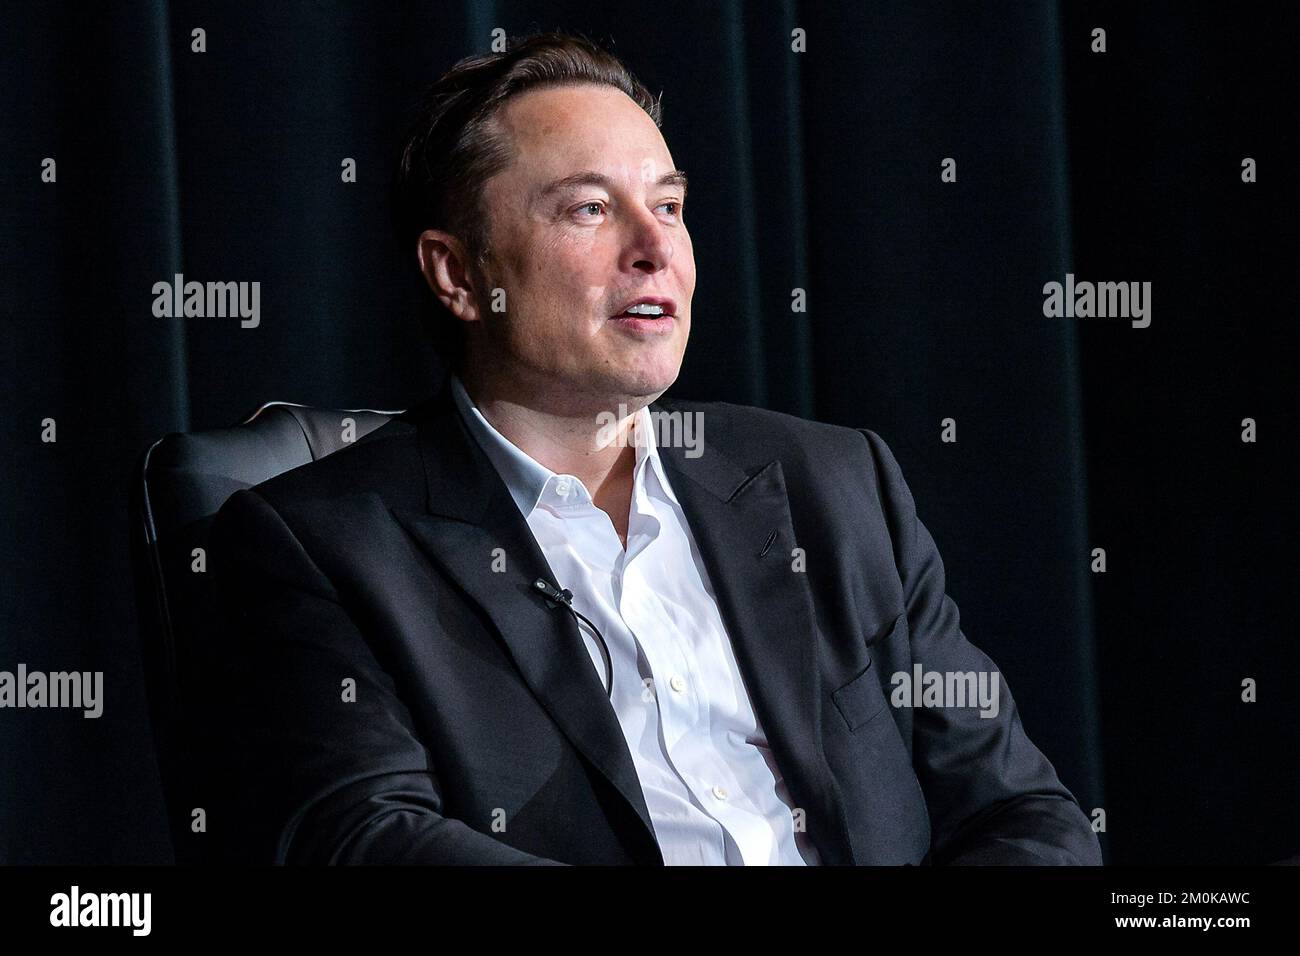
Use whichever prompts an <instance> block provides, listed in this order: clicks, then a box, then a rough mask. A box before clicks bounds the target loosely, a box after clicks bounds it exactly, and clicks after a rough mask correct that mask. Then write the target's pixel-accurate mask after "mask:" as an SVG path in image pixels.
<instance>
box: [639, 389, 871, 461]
mask: <svg viewBox="0 0 1300 956" xmlns="http://www.w3.org/2000/svg"><path fill="white" fill-rule="evenodd" d="M656 404H657V405H658V406H660V407H662V408H663V409H664V410H665V411H667V412H670V413H671V412H682V413H686V414H698V415H699V416H700V419H699V424H700V427H702V429H703V434H704V442H705V445H706V447H707V446H709V445H713V446H714V447H716V448H717V449H718V450H719V451H720V452H722V453H723V454H725V455H728V456H729V457H731V458H732V459H733V460H735V461H737V462H738V463H750V464H763V463H765V462H767V461H770V460H771V459H773V458H779V459H781V462H782V464H783V465H784V466H786V467H790V466H791V465H794V464H796V463H798V462H800V461H807V462H808V463H811V464H820V466H821V467H823V468H824V467H826V466H827V465H828V464H830V463H831V461H832V460H841V461H842V460H844V459H845V458H846V457H847V458H848V459H849V460H850V461H852V462H854V463H858V464H860V462H861V461H862V460H863V456H864V455H867V456H868V457H869V454H868V453H869V452H871V451H873V450H874V449H873V448H872V447H871V442H872V440H873V439H874V440H876V441H880V439H879V436H877V435H875V433H874V432H871V431H870V430H868V429H865V428H854V427H850V426H848V425H834V424H831V423H829V422H819V421H815V420H813V419H810V418H801V417H799V416H798V415H792V414H790V413H788V412H779V411H774V410H772V409H768V408H759V407H758V406H755V405H738V404H733V403H731V402H709V401H694V400H691V399H684V398H675V397H674V398H669V397H665V398H662V399H660V401H659V402H658V403H656Z"/></svg>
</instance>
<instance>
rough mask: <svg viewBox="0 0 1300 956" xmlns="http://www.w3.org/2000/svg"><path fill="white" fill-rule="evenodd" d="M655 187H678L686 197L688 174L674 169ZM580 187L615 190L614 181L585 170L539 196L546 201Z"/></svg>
mask: <svg viewBox="0 0 1300 956" xmlns="http://www.w3.org/2000/svg"><path fill="white" fill-rule="evenodd" d="M654 185H655V186H677V187H679V188H680V189H681V191H682V195H683V196H685V195H686V174H685V173H684V172H682V171H681V170H680V169H674V170H672V171H671V172H667V173H664V174H663V175H662V176H660V177H659V178H658V179H657V180H655V183H654ZM580 186H600V187H602V188H604V189H613V187H614V180H612V179H610V178H609V177H608V176H606V175H604V174H603V173H598V172H596V171H595V170H591V169H584V170H582V171H580V172H576V173H574V174H572V175H571V176H564V177H562V178H560V179H556V180H553V181H552V182H549V183H547V184H546V185H545V186H543V187H542V189H541V191H540V192H538V194H537V196H538V198H539V199H544V198H546V197H547V196H552V195H554V194H555V193H559V192H565V191H566V190H570V189H576V188H578V187H580Z"/></svg>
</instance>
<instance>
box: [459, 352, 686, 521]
mask: <svg viewBox="0 0 1300 956" xmlns="http://www.w3.org/2000/svg"><path fill="white" fill-rule="evenodd" d="M449 377H450V379H451V391H452V396H453V398H454V399H455V402H456V407H457V408H458V409H459V410H460V414H461V417H462V418H463V419H464V420H465V424H466V426H467V427H468V428H469V430H470V432H471V433H472V434H473V435H474V438H475V439H476V440H477V441H478V443H479V446H480V447H482V449H483V452H484V453H485V454H486V455H487V456H488V459H489V460H490V461H491V462H492V464H493V466H495V468H496V470H497V472H498V473H499V474H500V475H501V478H502V480H503V481H504V482H505V483H506V488H507V489H509V491H510V497H511V498H513V499H514V502H515V505H516V506H517V507H518V508H519V513H520V514H522V515H523V516H524V517H525V518H527V517H528V516H529V515H530V514H532V513H533V509H535V508H536V507H537V503H538V501H540V500H541V497H542V494H543V492H545V491H546V487H547V484H548V483H549V482H550V481H551V480H552V479H559V478H563V477H565V476H562V475H557V474H556V473H555V472H553V471H552V470H551V469H549V468H547V467H546V466H545V465H543V464H542V463H541V462H539V461H537V460H536V459H535V458H533V457H532V456H531V455H528V454H526V453H525V452H524V451H523V450H522V449H521V448H520V447H519V446H518V445H516V444H515V443H514V442H512V441H510V439H508V438H506V437H505V436H504V435H502V434H501V433H500V432H499V431H497V430H496V428H495V427H494V426H493V425H492V423H491V422H489V421H488V420H487V419H486V418H485V417H484V416H483V413H482V412H480V411H479V410H478V406H477V405H475V404H474V400H473V399H471V398H470V397H469V393H468V392H467V391H466V390H465V385H464V383H463V382H461V380H460V376H458V375H456V374H455V373H454V372H452V373H449ZM653 421H654V419H653V417H652V416H651V414H650V409H649V407H648V406H647V407H644V408H642V409H640V410H639V411H638V412H637V413H636V418H635V434H636V435H637V436H638V438H637V440H636V442H635V443H634V445H633V447H634V448H635V449H636V465H635V466H634V470H633V472H632V481H633V494H634V495H635V494H636V491H637V489H638V488H642V487H643V486H644V483H645V482H646V474H647V471H649V472H650V473H651V474H653V475H654V477H655V479H656V482H655V483H657V484H658V486H659V489H660V491H661V492H662V494H663V495H664V496H666V497H667V498H668V499H669V500H671V501H672V502H673V503H674V504H676V503H677V496H676V495H675V494H674V493H673V490H672V486H671V485H670V484H669V483H668V477H667V475H666V474H665V473H664V468H663V462H662V461H661V459H660V456H659V446H658V441H657V437H656V435H655V429H654V427H653ZM641 436H644V441H642V440H641ZM647 462H648V463H649V464H648V465H647ZM569 477H570V478H572V476H569ZM572 480H573V481H574V482H577V481H578V479H576V478H572Z"/></svg>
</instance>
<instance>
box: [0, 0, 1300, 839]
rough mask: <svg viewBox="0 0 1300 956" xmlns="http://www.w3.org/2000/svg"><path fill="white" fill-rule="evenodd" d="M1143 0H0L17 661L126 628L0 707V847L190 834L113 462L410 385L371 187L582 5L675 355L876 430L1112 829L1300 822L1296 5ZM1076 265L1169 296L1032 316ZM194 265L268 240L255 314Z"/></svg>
mask: <svg viewBox="0 0 1300 956" xmlns="http://www.w3.org/2000/svg"><path fill="white" fill-rule="evenodd" d="M1135 6H1138V5H1118V4H1117V5H1113V6H1112V5H1087V6H1075V5H1068V6H1066V7H1064V8H1062V7H1061V6H1059V5H1058V4H1057V3H1053V2H1036V3H1017V4H1010V3H1007V4H1003V3H990V4H986V5H977V4H965V3H954V4H943V3H934V2H908V3H897V4H871V5H869V6H866V5H859V4H833V3H813V2H794V0H786V2H752V3H741V2H736V0H729V2H699V0H695V2H683V0H671V2H660V3H655V4H643V3H632V2H624V0H612V2H604V3H600V4H585V3H578V2H547V3H522V2H498V3H477V2H454V3H453V2H448V3H434V2H422V3H410V4H404V5H400V6H398V5H393V6H391V7H390V6H389V5H387V4H375V5H371V4H360V3H358V4H332V3H321V2H317V3H308V2H277V3H275V4H266V5H253V4H230V5H210V4H206V3H190V2H177V3H173V4H164V3H160V2H155V3H147V2H141V3H131V4H127V3H122V4H113V3H105V4H80V3H67V4H57V3H55V4H32V5H29V6H28V5H11V6H6V7H5V8H4V20H5V22H4V24H3V28H2V29H0V50H2V51H3V66H2V70H3V72H2V73H0V80H2V81H3V82H0V97H3V106H4V110H3V116H4V119H3V127H2V128H0V133H2V141H0V149H2V150H3V162H2V163H0V177H2V178H3V181H2V182H0V198H2V199H3V205H4V215H3V233H0V235H2V241H3V245H4V253H3V290H2V292H3V298H2V300H0V301H2V308H3V310H4V313H3V315H4V322H5V331H6V333H7V336H6V337H7V339H8V341H7V343H6V347H5V348H4V349H3V352H2V354H3V363H4V364H3V366H0V372H3V380H4V383H5V392H4V398H5V413H4V416H3V424H2V426H0V427H2V428H3V433H4V449H5V454H4V456H3V469H4V471H3V474H2V475H0V477H2V478H3V484H2V485H0V503H2V506H0V507H2V510H0V514H2V515H3V517H4V520H5V523H6V525H7V527H6V528H5V534H4V539H3V540H4V544H3V551H2V552H0V555H2V557H0V562H2V563H0V567H2V568H3V579H2V581H0V587H2V588H3V596H2V597H0V601H3V605H2V610H3V616H2V618H0V627H2V628H3V636H2V638H0V640H2V642H3V643H2V645H0V652H2V653H0V669H12V668H13V667H14V666H16V664H17V663H18V662H25V663H26V664H27V665H28V667H29V668H32V669H43V670H69V669H76V670H103V671H104V672H105V680H106V685H107V687H106V692H105V696H106V701H107V702H106V706H105V714H104V716H103V717H102V718H100V719H98V720H86V719H83V718H81V717H80V715H79V714H77V715H73V714H69V713H66V712H60V711H44V712H41V711H12V710H9V711H0V761H2V762H3V772H0V801H3V802H2V803H0V838H2V839H3V842H2V843H0V860H3V861H5V862H12V863H24V862H50V863H73V862H113V863H128V862H155V861H157V862H166V861H169V860H170V859H171V850H170V844H169V842H168V837H167V834H166V826H165V821H164V816H163V810H162V804H161V790H160V784H159V779H158V771H157V767H156V764H155V761H154V758H153V755H152V750H151V740H150V737H149V731H148V724H147V716H146V700H145V696H144V688H143V683H142V674H141V665H140V656H139V650H138V646H137V637H136V623H135V610H134V599H133V596H132V585H131V571H130V564H129V559H128V551H127V541H128V524H127V510H126V503H127V492H128V487H129V483H130V481H131V479H132V477H133V468H134V466H135V463H136V461H137V459H138V456H139V455H140V453H141V452H142V451H143V449H144V448H145V447H147V445H148V444H149V443H150V442H151V441H152V440H153V439H154V438H156V437H158V436H159V435H161V434H163V433H165V432H168V431H184V430H189V429H199V428H208V427H214V426H220V425H226V424H230V423H232V422H234V421H236V420H238V419H240V418H242V417H243V416H244V415H245V414H246V413H248V412H249V411H250V410H251V409H252V408H254V407H255V406H257V405H258V404H260V403H262V402H264V401H267V400H270V399H283V400H290V401H296V402H303V403H308V404H316V405H325V406H333V407H372V408H397V407H404V406H407V405H410V404H413V403H414V402H415V401H417V400H418V399H419V398H421V397H423V396H424V395H426V394H427V393H429V392H430V391H431V390H432V389H433V388H434V387H435V385H436V384H437V379H438V378H439V376H440V375H441V374H442V373H441V370H440V368H439V366H438V364H437V361H436V360H435V358H434V356H433V355H432V353H431V352H430V350H429V349H428V347H427V346H426V344H425V343H424V340H423V338H422V335H421V332H420V329H419V327H418V324H417V316H418V315H419V314H420V312H421V310H423V309H425V308H427V307H428V300H427V293H426V292H425V290H424V287H423V285H422V282H421V280H420V279H419V277H418V275H417V273H416V271H415V268H414V254H413V252H412V251H410V250H398V249H397V248H395V245H394V242H393V240H392V239H391V238H390V234H389V230H388V216H389V209H388V198H387V187H388V182H389V176H390V171H391V166H392V161H393V159H394V156H395V152H396V149H397V144H398V141H399V137H400V134H401V131H402V126H403V117H404V116H405V113H406V111H407V110H408V108H409V107H410V106H411V104H412V103H413V101H414V99H415V97H416V94H417V93H418V91H419V90H420V88H421V87H422V86H423V85H424V84H425V83H427V82H429V81H430V80H432V79H433V78H434V77H436V76H437V75H438V74H439V73H440V72H442V71H443V70H445V69H446V68H448V67H449V66H450V65H451V64H452V63H453V62H454V61H455V60H457V59H459V58H461V57H463V56H466V55H469V54H471V53H475V52H480V51H483V50H485V49H487V48H488V46H489V44H490V42H491V36H492V31H493V29H494V28H497V27H501V28H503V29H505V30H506V31H507V32H508V33H509V34H512V35H514V34H519V33H524V32H528V31H530V30H534V29H552V28H559V29H565V30H570V31H579V32H584V33H586V34H588V35H589V36H592V37H593V38H595V39H597V40H600V41H601V42H604V43H606V44H607V45H609V46H610V47H611V48H612V49H613V51H614V52H615V53H617V54H619V55H620V56H622V57H624V58H625V60H626V62H627V63H628V65H629V66H630V67H631V69H632V70H633V71H634V72H636V73H637V74H638V75H639V76H640V78H641V79H642V80H644V81H645V82H646V83H647V85H648V86H649V87H650V88H651V89H652V90H654V91H660V90H662V91H663V93H664V106H665V121H664V126H663V131H664V135H665V137H666V139H667V142H668V144H669V148H670V149H671V151H672V153H673V156H674V158H675V160H676V161H677V164H678V166H679V167H681V168H683V169H685V170H686V171H687V172H688V173H689V174H690V177H691V196H690V203H689V205H688V210H687V216H686V221H687V223H688V224H689V225H690V227H691V231H692V236H693V239H694V243H695V250H696V261H697V266H698V270H699V284H698V289H697V294H696V297H695V300H694V304H693V317H694V321H693V329H692V338H691V344H690V347H689V349H688V352H687V358H686V363H685V366H684V369H683V372H682V376H681V378H680V380H679V382H678V383H677V384H676V385H675V386H674V388H673V390H672V391H673V394H678V395H682V396H687V397H697V398H709V399H720V400H725V401H731V402H740V403H745V404H754V405H762V406H766V407H769V408H774V409H779V410H782V411H787V412H791V413H794V414H798V415H802V416H805V417H810V418H817V419H820V420H823V421H828V422H835V423H839V424H844V425H851V426H862V427H870V428H872V429H874V430H876V431H878V432H879V433H880V434H881V435H882V436H883V437H884V438H885V439H886V441H888V442H889V443H890V445H891V446H892V448H893V449H894V451H895V453H896V455H897V457H898V459H899V461H900V462H901V463H902V465H903V468H904V472H905V474H906V476H907V478H908V480H909V482H910V485H911V488H912V490H913V492H914V494H915V497H916V499H917V502H918V506H919V512H920V515H921V518H922V520H924V521H925V522H926V524H927V525H928V526H929V528H930V529H931V531H932V533H933V534H934V537H935V539H936V541H937V543H938V545H939V548H940V550H941V552H942V554H943V556H944V559H945V565H946V568H947V572H948V583H949V593H950V595H951V596H952V597H953V599H954V600H955V601H956V602H957V604H958V606H959V607H960V609H961V612H962V624H963V629H964V631H965V633H966V634H967V636H968V637H969V638H970V639H971V640H972V641H974V642H975V643H977V644H978V645H980V646H981V647H983V648H984V649H985V650H986V651H987V652H988V653H989V654H990V655H991V656H992V657H993V659H994V660H995V661H996V662H997V663H998V664H999V667H1000V669H1001V671H1002V673H1003V675H1004V677H1005V679H1006V681H1007V683H1008V684H1009V686H1010V687H1011V689H1012V690H1013V692H1014V693H1015V696H1016V699H1017V701H1018V703H1019V706H1020V709H1021V714H1022V717H1023V720H1024V722H1025V725H1026V727H1027V729H1028V731H1029V734H1030V736H1031V737H1032V738H1033V739H1034V740H1035V741H1036V742H1037V743H1038V744H1039V746H1040V747H1041V748H1042V749H1043V750H1044V751H1045V752H1046V753H1047V754H1048V755H1049V756H1050V758H1051V759H1052V761H1053V763H1054V764H1055V765H1056V767H1057V769H1058V771H1059V773H1060V775H1061V777H1062V779H1063V780H1064V781H1065V782H1066V784H1067V785H1068V786H1069V787H1070V788H1071V789H1072V790H1073V791H1074V793H1075V795H1076V796H1077V797H1078V798H1079V801H1080V803H1081V805H1082V806H1083V807H1084V809H1085V811H1087V812H1089V813H1091V812H1092V810H1093V808H1104V809H1105V811H1106V832H1105V833H1104V834H1102V844H1103V847H1104V848H1105V851H1106V854H1107V858H1108V860H1109V861H1111V862H1117V863H1140V862H1175V863H1186V862H1247V863H1262V862H1270V861H1273V860H1277V859H1280V858H1282V857H1286V856H1290V855H1293V854H1296V853H1300V825H1298V824H1297V821H1296V817H1295V814H1294V808H1295V807H1296V806H1297V805H1300V774H1297V773H1296V770H1295V753H1294V752H1295V747H1296V726H1297V721H1296V716H1297V714H1296V706H1295V689H1296V687H1297V685H1298V682H1300V666H1298V662H1297V654H1296V651H1295V645H1294V638H1295V631H1296V629H1295V626H1294V624H1293V623H1292V619H1291V617H1290V616H1289V615H1287V614H1286V613H1285V611H1289V610H1290V605H1291V603H1292V602H1293V599H1294V596H1295V593H1296V582H1297V574H1296V571H1297V566H1296V559H1295V542H1296V530H1297V528H1296V521H1295V511H1294V508H1293V507H1292V505H1291V501H1290V499H1291V497H1292V494H1293V486H1294V482H1293V481H1292V480H1291V476H1292V475H1293V472H1289V471H1287V470H1286V468H1285V467H1284V466H1283V460H1284V459H1283V457H1282V452H1283V450H1285V449H1286V448H1287V447H1288V446H1289V445H1293V444H1294V435H1295V424H1296V423H1295V418H1294V407H1293V406H1294V392H1293V389H1292V386H1291V384H1290V382H1291V381H1292V380H1293V368H1294V359H1295V350H1294V343H1295V339H1294V334H1293V332H1292V326H1293V325H1294V307H1293V303H1292V301H1291V300H1290V299H1289V298H1287V297H1284V295H1283V293H1284V291H1285V290H1284V289H1283V288H1282V281H1283V280H1282V278H1281V277H1282V275H1284V274H1285V267H1280V268H1274V267H1272V266H1269V265H1268V262H1269V261H1270V260H1271V259H1272V257H1273V256H1275V255H1276V256H1277V260H1275V261H1278V262H1279V263H1282V262H1286V261H1290V269H1291V273H1292V274H1294V257H1293V255H1292V253H1291V251H1290V250H1287V249H1283V248H1282V247H1281V245H1280V242H1281V240H1282V238H1283V237H1284V236H1289V238H1292V239H1293V238H1294V236H1293V233H1289V232H1288V231H1287V230H1284V229H1282V227H1281V224H1280V215H1279V212H1278V210H1279V209H1280V208H1283V207H1284V206H1285V204H1286V203H1290V202H1292V200H1293V199H1294V196H1293V195H1291V194H1289V193H1288V195H1286V196H1284V191H1287V190H1289V189H1291V188H1292V187H1288V186H1287V185H1286V182H1285V181H1286V178H1287V177H1294V173H1293V170H1292V168H1291V167H1292V166H1293V164H1294V157H1295V155H1296V154H1295V152H1294V151H1291V152H1289V153H1287V152H1284V151H1283V149H1282V148H1281V147H1280V146H1278V145H1277V144H1276V143H1274V142H1273V138H1274V136H1275V134H1276V132H1277V130H1278V128H1279V126H1284V125H1286V124H1291V125H1294V107H1293V106H1291V105H1288V108H1287V109H1286V110H1285V111H1282V112H1277V111H1274V110H1272V109H1270V108H1269V107H1268V105H1267V104H1268V99H1267V96H1266V94H1267V93H1268V92H1269V91H1270V90H1271V89H1273V84H1276V83H1279V82H1280V81H1281V79H1282V76H1281V66H1280V64H1281V61H1282V57H1283V56H1284V54H1285V53H1286V52H1287V51H1288V50H1289V49H1291V48H1292V47H1293V46H1294V43H1295V39H1296V31H1295V29H1294V27H1295V25H1294V23H1293V22H1290V21H1289V20H1286V21H1284V20H1283V19H1282V14H1281V11H1284V10H1286V9H1287V8H1285V7H1281V6H1279V7H1278V8H1277V11H1272V10H1268V11H1263V10H1261V11H1260V12H1255V13H1247V12H1242V11H1241V10H1240V8H1237V7H1234V8H1233V9H1234V12H1233V14H1232V15H1231V16H1227V15H1224V14H1213V13H1208V12H1203V11H1198V10H1194V9H1192V5H1185V4H1166V5H1147V4H1143V5H1140V7H1141V9H1133V8H1132V7H1135ZM796 27H798V28H802V29H804V30H805V31H806V32H807V52H806V53H801V54H799V53H792V52H791V49H790V42H791V41H790V35H791V30H792V29H794V28H796ZM1094 27H1103V28H1105V29H1106V30H1107V39H1108V50H1107V52H1106V53H1105V54H1097V53H1093V52H1091V51H1090V49H1089V45H1090V42H1091V37H1090V31H1091V30H1092V29H1093V28H1094ZM195 28H202V29H204V30H205V31H206V42H207V51H206V52H204V53H195V52H191V49H190V47H191V31H192V30H194V29H195ZM1245 156H1251V157H1254V158H1255V159H1256V160H1257V161H1258V164H1259V182H1258V183H1255V184H1249V185H1247V184H1243V183H1242V182H1241V179H1240V162H1241V159H1242V157H1245ZM45 157H53V158H54V159H55V160H56V161H57V164H58V165H57V176H58V179H57V183H55V184H45V183H42V182H41V180H40V174H41V163H42V160H43V159H44V158H45ZM348 157H350V158H353V159H355V160H356V163H357V169H358V181H357V182H356V183H354V184H353V183H344V182H342V181H341V177H340V172H341V165H340V164H341V163H342V161H343V160H344V159H345V158H348ZM946 157H952V158H954V159H955V160H956V161H957V174H958V179H957V182H956V183H943V182H941V181H940V163H941V161H942V160H943V159H944V158H946ZM1289 212H1290V213H1291V214H1292V216H1293V214H1294V205H1293V203H1292V204H1291V205H1290V206H1289ZM1067 271H1073V272H1075V273H1076V274H1077V275H1078V276H1079V278H1081V279H1092V280H1108V281H1139V280H1148V281H1152V282H1153V283H1154V290H1153V314H1152V319H1153V321H1152V326H1151V327H1150V328H1148V329H1144V330H1138V329H1132V328H1130V327H1129V326H1128V323H1127V322H1123V321H1122V320H1121V321H1116V320H1086V319H1079V320H1071V319H1048V318H1045V317H1044V316H1043V314H1042V301H1043V299H1042V286H1043V284H1044V283H1045V282H1048V281H1052V280H1056V281H1063V279H1064V276H1065V273H1066V272H1067ZM175 273H183V274H184V275H185V277H186V279H187V280H189V279H196V280H199V281H210V280H218V281H254V280H256V281H259V282H260V283H261V288H262V300H261V311H262V317H261V324H260V326H259V327H258V328H256V329H241V328H240V327H239V325H238V322H237V320H234V319H182V320H174V319H172V320H169V319H158V318H155V317H154V316H153V314H152V303H153V295H152V292H151V287H152V285H153V283H154V282H157V281H167V280H170V279H171V277H172V276H173V275H174V274H175ZM795 288H801V289H804V290H806V294H807V304H808V308H807V311H806V312H803V313H796V312H792V311H791V308H790V303H791V291H792V290H793V289H795ZM1244 417H1252V418H1255V419H1256V420H1257V421H1258V423H1259V435H1260V440H1259V442H1258V443H1256V444H1243V443H1242V442H1241V441H1240V437H1239V435H1240V431H1241V426H1240V422H1241V419H1242V418H1244ZM46 418H53V419H55V420H56V422H57V426H56V427H57V439H58V440H57V442H56V443H53V444H49V443H43V442H42V441H41V437H40V436H41V427H42V426H41V422H42V420H43V419H46ZM947 418H951V419H954V420H955V421H956V424H957V436H958V441H957V442H956V443H952V444H950V443H943V442H941V441H940V428H941V425H940V423H941V421H942V420H943V419H947ZM1095 547H1104V548H1105V549H1106V554H1107V561H1108V569H1107V571H1106V573H1104V574H1095V573H1093V572H1092V571H1091V570H1090V567H1089V566H1090V560H1091V555H1090V552H1091V550H1092V549H1093V548H1095ZM1244 678H1253V679H1255V680H1256V681H1257V682H1258V685H1259V701H1258V702H1257V703H1254V704H1247V703H1243V702H1242V701H1241V700H1240V693H1241V681H1242V680H1243V679H1244Z"/></svg>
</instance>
